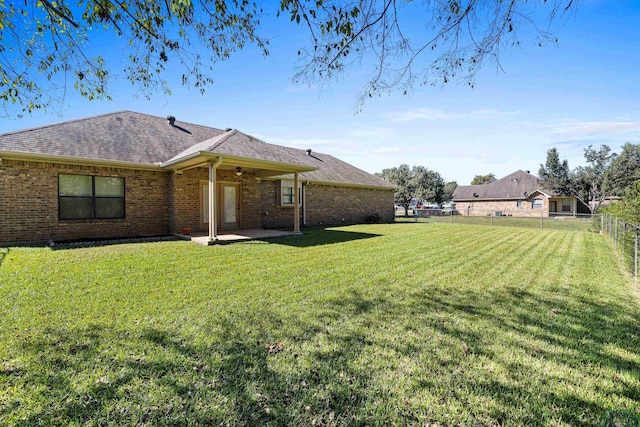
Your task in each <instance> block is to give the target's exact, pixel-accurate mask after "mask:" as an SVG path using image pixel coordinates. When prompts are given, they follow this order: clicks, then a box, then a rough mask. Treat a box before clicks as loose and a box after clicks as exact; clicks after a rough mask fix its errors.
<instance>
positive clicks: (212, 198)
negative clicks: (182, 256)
mask: <svg viewBox="0 0 640 427" xmlns="http://www.w3.org/2000/svg"><path fill="white" fill-rule="evenodd" d="M220 163H222V159H221V158H218V161H217V162H215V163H209V243H215V242H216V241H217V240H218V227H217V224H216V217H217V213H216V211H217V209H216V171H217V169H218V166H220Z"/></svg>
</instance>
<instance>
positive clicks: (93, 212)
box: [58, 174, 125, 219]
mask: <svg viewBox="0 0 640 427" xmlns="http://www.w3.org/2000/svg"><path fill="white" fill-rule="evenodd" d="M124 217H125V216H124V178H121V177H112V176H89V175H64V174H60V175H58V218H59V219H121V218H124Z"/></svg>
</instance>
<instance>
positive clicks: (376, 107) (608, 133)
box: [0, 0, 640, 185]
mask: <svg viewBox="0 0 640 427" xmlns="http://www.w3.org/2000/svg"><path fill="white" fill-rule="evenodd" d="M263 22H264V24H265V27H264V31H263V32H262V33H263V34H265V35H267V36H269V37H270V38H271V45H270V48H269V49H270V51H271V53H272V54H271V55H270V56H269V57H266V58H265V57H263V56H262V55H261V54H260V53H259V52H258V51H257V50H256V49H253V48H249V49H246V50H244V51H241V52H238V53H237V54H235V55H233V56H232V57H231V59H229V60H227V61H226V62H222V63H219V64H217V65H216V66H215V70H214V72H213V78H214V80H215V83H214V85H213V86H211V87H210V88H209V89H208V91H207V92H206V94H204V95H201V94H200V92H199V91H198V90H194V89H188V88H183V87H181V86H180V85H179V83H178V82H175V83H173V84H172V90H173V94H172V95H170V96H165V95H162V94H159V95H155V96H154V97H153V98H152V99H151V100H150V101H147V100H146V99H145V98H144V97H136V96H135V93H136V89H135V88H134V87H132V86H131V85H130V84H129V83H128V82H127V81H125V80H124V79H120V80H117V81H115V82H114V84H113V85H112V86H111V90H112V94H113V101H111V102H108V101H88V100H85V99H83V98H80V97H79V96H77V95H75V94H71V93H69V94H67V98H66V100H65V105H64V106H62V107H60V108H58V109H57V110H55V111H51V112H49V113H44V112H38V113H35V114H33V115H32V116H25V117H24V118H22V119H3V121H2V122H1V124H0V132H6V131H10V130H16V129H24V128H29V127H34V126H40V125H45V124H50V123H54V122H59V121H65V120H72V119H77V118H82V117H87V116H91V115H95V114H104V113H109V112H112V111H118V110H134V111H139V112H143V113H147V114H152V115H158V116H166V115H174V116H176V118H177V120H178V121H181V120H182V121H188V122H194V123H200V124H204V125H209V126H213V127H218V128H227V127H232V128H237V129H239V130H241V131H243V132H245V133H249V134H252V135H255V136H257V137H259V138H261V139H263V140H265V141H267V142H271V143H275V144H282V145H288V146H294V147H298V148H311V149H313V150H315V151H320V152H324V153H329V154H332V155H334V156H336V157H338V158H340V159H342V160H345V161H347V162H349V163H352V164H354V165H355V166H358V167H360V168H362V169H364V170H366V171H368V172H378V171H381V170H382V169H384V168H388V167H394V166H398V165H400V164H402V163H407V164H409V165H423V166H426V167H428V168H430V169H433V170H436V171H438V172H439V173H440V174H441V175H442V176H443V178H444V179H445V180H447V181H457V182H458V184H460V185H464V184H469V183H470V181H471V179H472V178H473V176H474V175H476V174H487V173H494V174H495V175H496V176H498V177H501V176H504V175H507V174H509V173H511V172H513V171H515V170H518V169H523V170H531V171H532V172H533V173H537V171H538V168H539V166H540V163H543V162H544V160H545V158H546V152H547V150H548V149H550V148H552V147H557V148H558V149H559V151H560V155H561V157H562V158H566V159H568V160H569V164H570V166H571V167H575V166H578V165H580V164H582V163H583V157H582V153H583V149H584V148H585V147H587V146H588V145H589V144H592V145H594V146H599V145H601V144H608V145H610V146H611V147H612V148H613V149H614V150H616V151H619V147H620V146H621V145H622V144H624V143H625V142H628V141H629V142H633V143H640V101H639V100H640V78H638V73H639V72H640V55H639V52H640V26H638V25H637V23H638V22H640V2H635V1H631V0H629V1H627V0H617V1H616V0H612V1H607V0H591V1H589V0H582V1H580V2H579V6H578V9H577V12H576V16H575V17H574V18H572V19H570V20H569V21H568V22H567V23H566V25H565V26H564V27H563V28H561V29H560V30H559V31H558V33H557V36H558V38H559V43H558V45H557V46H554V45H546V46H543V47H537V46H535V43H534V40H533V38H530V37H526V35H523V36H522V37H521V42H522V46H521V47H520V48H515V49H505V50H503V52H502V54H501V58H500V60H501V66H502V68H503V69H504V71H500V70H497V69H496V67H495V66H491V65H489V66H487V67H486V68H484V69H483V70H482V71H481V73H480V74H479V75H478V77H477V79H476V84H475V87H474V88H469V87H467V86H465V85H457V84H455V83H454V84H448V85H445V86H442V87H440V86H437V87H432V86H424V87H418V88H416V90H415V91H414V92H412V93H410V94H409V95H408V96H402V95H401V94H392V95H389V96H387V95H383V96H382V97H380V98H374V99H372V100H370V101H369V102H367V103H366V104H365V107H364V109H363V110H362V111H360V112H358V113H354V107H355V106H356V103H357V97H358V93H359V90H360V88H361V87H362V86H363V85H364V84H365V83H366V77H367V76H368V73H367V72H368V70H367V69H366V66H363V67H361V68H357V67H356V68H353V69H351V71H350V73H349V74H348V75H347V76H346V77H344V78H342V79H340V80H339V81H337V82H335V83H333V84H331V85H329V86H323V87H318V86H312V87H308V86H305V85H300V84H294V83H292V81H291V77H292V75H293V74H294V67H295V65H296V53H297V49H298V48H299V47H300V46H302V45H303V44H304V43H305V40H304V39H303V37H304V36H305V33H303V32H301V29H300V28H298V27H296V26H294V25H291V24H289V23H288V19H286V18H284V19H282V18H281V19H275V17H267V18H266V19H263ZM93 47H94V48H95V49H96V51H99V52H100V53H101V54H103V55H104V56H105V57H106V58H107V59H108V60H109V61H115V64H116V65H117V63H118V60H119V59H120V58H121V56H122V54H121V53H120V51H119V49H117V48H116V49H113V43H112V42H110V41H108V40H99V39H97V40H95V41H94V42H93ZM114 71H116V72H117V70H114Z"/></svg>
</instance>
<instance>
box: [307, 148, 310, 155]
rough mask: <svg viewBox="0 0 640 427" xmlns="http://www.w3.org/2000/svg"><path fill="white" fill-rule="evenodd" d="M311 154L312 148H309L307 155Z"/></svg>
mask: <svg viewBox="0 0 640 427" xmlns="http://www.w3.org/2000/svg"><path fill="white" fill-rule="evenodd" d="M310 155H311V148H307V156H310Z"/></svg>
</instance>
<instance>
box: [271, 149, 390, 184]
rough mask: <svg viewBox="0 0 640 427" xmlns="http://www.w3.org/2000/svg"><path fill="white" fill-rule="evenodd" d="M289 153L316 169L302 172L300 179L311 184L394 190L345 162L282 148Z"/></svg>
mask: <svg viewBox="0 0 640 427" xmlns="http://www.w3.org/2000/svg"><path fill="white" fill-rule="evenodd" d="M282 148H284V149H285V150H287V151H288V152H289V154H290V155H291V156H295V157H296V158H297V159H298V160H299V161H300V162H304V163H302V164H305V165H308V166H314V167H317V168H318V169H316V170H314V171H311V172H303V173H301V174H300V179H301V180H304V181H312V182H326V183H331V182H335V183H342V184H353V185H363V186H370V187H380V188H388V189H390V190H392V189H394V188H395V186H394V185H393V184H390V183H388V182H387V181H385V180H383V179H382V178H378V177H377V176H375V175H372V174H370V173H368V172H365V171H363V170H362V169H358V168H356V167H355V166H353V165H350V164H349V163H347V162H343V161H342V160H340V159H337V158H335V157H333V156H331V155H329V154H323V153H316V152H311V153H310V154H307V151H306V150H299V149H296V148H289V147H282Z"/></svg>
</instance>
